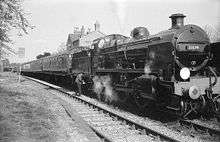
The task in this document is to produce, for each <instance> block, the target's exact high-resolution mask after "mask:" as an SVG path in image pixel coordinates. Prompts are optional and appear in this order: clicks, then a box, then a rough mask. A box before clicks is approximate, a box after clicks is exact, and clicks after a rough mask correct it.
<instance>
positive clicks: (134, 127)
mask: <svg viewBox="0 0 220 142" xmlns="http://www.w3.org/2000/svg"><path fill="white" fill-rule="evenodd" d="M27 78H28V79H31V80H34V81H36V82H38V83H41V84H44V85H47V86H49V87H50V88H51V89H50V90H49V91H50V92H51V93H53V94H54V95H57V96H59V97H60V98H61V99H63V100H65V101H66V102H69V103H71V105H72V106H73V107H74V109H75V110H76V111H77V112H78V114H79V115H80V116H81V117H82V118H83V119H84V120H85V121H86V122H87V123H88V124H89V125H90V127H91V128H92V129H93V130H94V131H95V132H96V133H97V135H98V136H100V138H102V139H104V140H105V141H122V142H123V141H187V142H189V141H200V140H199V139H198V138H197V137H194V136H192V135H183V133H182V132H180V131H175V130H173V129H170V128H168V127H167V126H164V125H163V124H162V123H158V122H155V121H152V120H150V119H147V118H142V117H139V116H136V115H133V114H131V113H128V112H124V111H121V110H117V109H115V108H111V107H109V106H107V105H105V104H102V103H100V102H97V101H96V100H94V99H91V98H88V97H86V96H81V97H77V96H74V95H72V94H73V92H69V91H68V90H65V89H63V88H61V87H58V86H55V85H51V84H49V83H46V82H42V81H39V80H36V79H33V78H29V77H27ZM64 94H65V95H64ZM70 97H71V98H72V99H69V98H70ZM64 108H65V107H64ZM65 110H66V112H67V113H68V109H66V108H65ZM189 123H191V122H189ZM210 132H212V131H210Z"/></svg>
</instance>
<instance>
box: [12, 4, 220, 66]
mask: <svg viewBox="0 0 220 142" xmlns="http://www.w3.org/2000/svg"><path fill="white" fill-rule="evenodd" d="M23 9H24V11H25V13H27V14H26V16H27V19H28V20H29V22H30V23H31V24H32V25H33V26H35V28H34V29H33V30H29V33H28V34H27V35H24V36H17V34H13V35H12V40H13V44H12V48H14V50H15V51H17V50H18V48H19V47H23V48H25V57H24V58H18V56H16V55H11V56H10V58H9V60H10V62H11V63H13V62H26V61H31V60H34V59H36V56H37V55H39V54H43V53H44V52H50V53H53V52H56V51H57V50H58V48H59V45H60V44H61V43H65V42H66V41H67V37H68V34H69V33H73V30H74V27H79V28H81V26H82V25H84V27H85V28H86V29H87V28H91V30H94V23H95V21H96V20H97V21H99V23H100V24H101V32H103V33H105V34H113V33H118V34H123V35H125V36H129V35H130V32H131V30H132V29H133V28H135V27H137V26H143V27H146V28H147V29H148V30H149V32H150V34H156V33H157V32H160V31H162V30H167V29H169V28H170V26H171V22H170V19H169V16H170V15H171V14H174V13H183V14H184V15H186V18H185V24H196V25H199V26H200V27H202V28H203V27H205V26H206V25H208V26H210V27H213V28H215V29H217V28H219V27H220V14H219V13H220V1H219V0H24V3H23ZM219 29H220V28H219Z"/></svg>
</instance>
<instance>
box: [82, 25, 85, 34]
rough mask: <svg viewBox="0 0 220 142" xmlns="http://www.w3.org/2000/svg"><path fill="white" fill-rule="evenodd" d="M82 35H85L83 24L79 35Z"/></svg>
mask: <svg viewBox="0 0 220 142" xmlns="http://www.w3.org/2000/svg"><path fill="white" fill-rule="evenodd" d="M83 35H85V28H84V26H82V28H81V36H83Z"/></svg>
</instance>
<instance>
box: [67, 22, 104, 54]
mask: <svg viewBox="0 0 220 142" xmlns="http://www.w3.org/2000/svg"><path fill="white" fill-rule="evenodd" d="M94 26H95V30H94V31H90V29H88V30H87V31H85V28H84V26H82V28H81V29H80V30H79V28H77V27H75V28H74V32H73V34H69V35H68V39H67V43H66V47H67V50H69V51H71V50H77V49H79V48H90V46H91V45H92V42H93V40H95V39H97V38H100V37H104V36H105V34H104V33H102V32H101V31H100V24H99V22H98V21H96V22H95V24H94Z"/></svg>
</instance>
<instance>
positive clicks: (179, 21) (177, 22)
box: [169, 13, 186, 29]
mask: <svg viewBox="0 0 220 142" xmlns="http://www.w3.org/2000/svg"><path fill="white" fill-rule="evenodd" d="M185 17H186V16H185V15H183V14H180V13H177V14H172V15H171V16H170V17H169V18H171V22H172V27H171V28H174V29H177V28H180V27H182V26H184V18H185Z"/></svg>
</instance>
